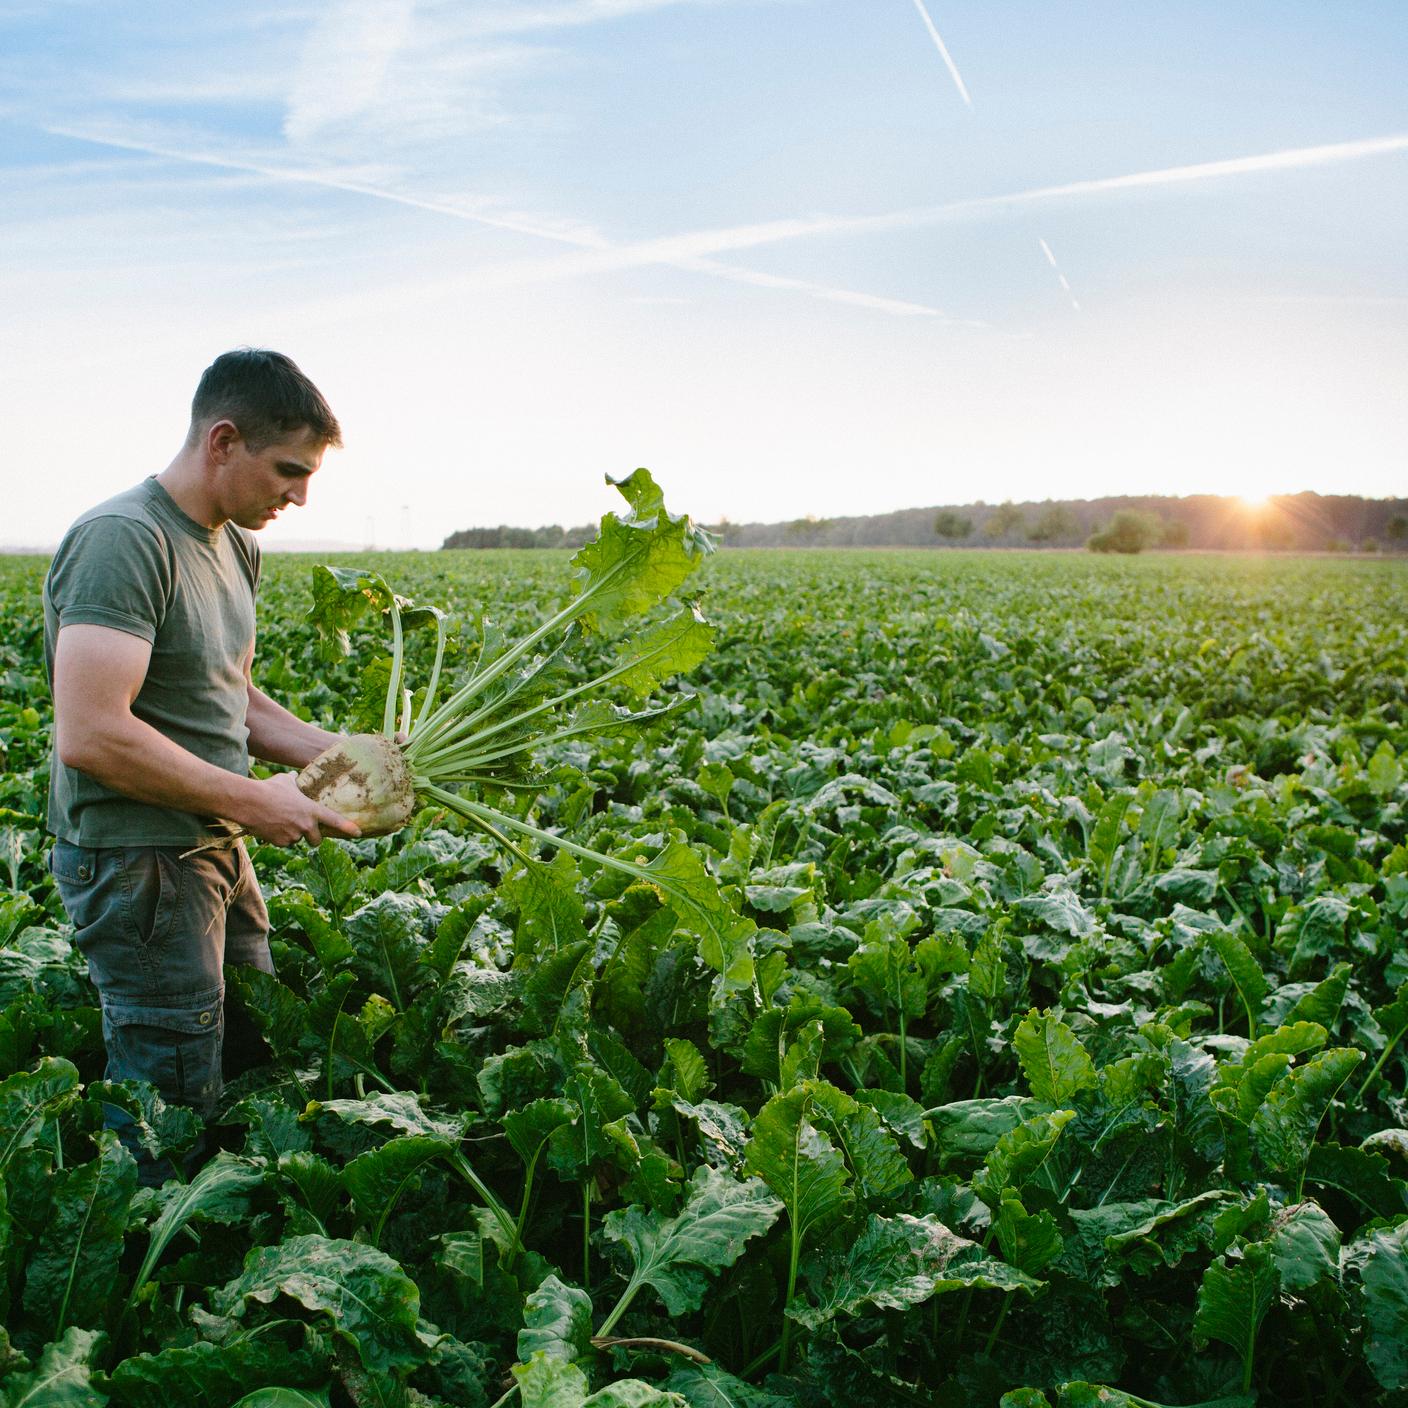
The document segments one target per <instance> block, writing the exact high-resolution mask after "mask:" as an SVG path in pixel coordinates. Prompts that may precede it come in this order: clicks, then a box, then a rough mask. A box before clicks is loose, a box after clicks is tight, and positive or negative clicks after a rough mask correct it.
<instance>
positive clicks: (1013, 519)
mask: <svg viewBox="0 0 1408 1408" xmlns="http://www.w3.org/2000/svg"><path fill="white" fill-rule="evenodd" d="M1025 522H1026V517H1025V516H1024V515H1023V513H1022V510H1021V509H1019V508H1018V507H1017V505H1016V504H1014V503H1012V502H1011V501H1010V500H1009V501H1008V502H1007V503H1005V504H998V506H997V507H996V508H995V509H993V511H992V512H991V513H990V514H989V515H988V517H987V521H986V522H985V523H984V524H983V532H984V533H985V534H986V535H987V536H988V537H989V538H1005V537H1007V535H1008V534H1009V533H1020V532H1021V530H1022V525H1023V524H1024V523H1025Z"/></svg>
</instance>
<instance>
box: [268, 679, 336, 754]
mask: <svg viewBox="0 0 1408 1408" xmlns="http://www.w3.org/2000/svg"><path fill="white" fill-rule="evenodd" d="M245 723H246V724H247V725H248V726H249V751H250V752H251V753H253V754H254V756H255V757H256V758H262V759H263V760H264V761H265V762H266V763H284V764H286V765H287V766H289V767H292V768H301V767H305V766H306V765H307V764H309V763H311V762H312V761H313V759H314V758H316V757H317V756H318V754H319V753H321V752H322V751H323V750H324V749H326V748H331V747H332V745H333V744H334V743H340V742H341V741H342V735H341V734H338V733H328V732H327V731H326V730H324V729H321V728H318V727H317V726H316V725H314V724H310V723H306V722H305V721H304V720H302V719H300V718H299V717H298V715H297V714H291V713H289V711H288V710H287V709H285V708H284V706H283V705H282V704H277V703H275V702H274V700H272V699H270V698H269V696H268V695H267V694H265V693H264V691H263V690H262V689H260V688H258V687H257V686H256V685H254V684H251V685H250V686H249V712H248V714H247V715H246V716H245Z"/></svg>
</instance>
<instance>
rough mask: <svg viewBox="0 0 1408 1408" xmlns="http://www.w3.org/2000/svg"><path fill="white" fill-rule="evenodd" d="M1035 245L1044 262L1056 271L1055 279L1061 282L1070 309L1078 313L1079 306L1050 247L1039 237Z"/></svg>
mask: <svg viewBox="0 0 1408 1408" xmlns="http://www.w3.org/2000/svg"><path fill="white" fill-rule="evenodd" d="M1037 243H1038V244H1039V245H1040V246H1041V252H1042V253H1043V254H1044V255H1045V256H1046V262H1047V263H1048V264H1049V265H1051V267H1052V268H1053V269H1054V270H1055V271H1056V277H1057V278H1058V279H1059V280H1060V281H1061V287H1062V288H1063V289H1065V290H1066V297H1067V298H1069V299H1070V300H1071V307H1072V308H1074V309H1075V310H1076V312H1077V313H1079V312H1080V304H1079V303H1078V302H1077V301H1076V296H1075V294H1074V293H1072V292H1071V285H1070V282H1069V281H1068V280H1067V278H1066V276H1065V275H1064V274H1063V273H1062V272H1061V266H1060V265H1059V264H1058V263H1057V262H1056V256H1055V255H1054V254H1052V252H1051V246H1050V245H1049V244H1047V242H1046V241H1045V240H1044V239H1042V238H1041V237H1040V236H1038V237H1037Z"/></svg>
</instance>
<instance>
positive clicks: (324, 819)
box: [230, 772, 362, 846]
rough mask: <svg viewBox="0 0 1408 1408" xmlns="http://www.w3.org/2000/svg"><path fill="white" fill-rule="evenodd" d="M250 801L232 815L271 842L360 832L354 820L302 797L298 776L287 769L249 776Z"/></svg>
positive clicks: (314, 841) (292, 842) (311, 842)
mask: <svg viewBox="0 0 1408 1408" xmlns="http://www.w3.org/2000/svg"><path fill="white" fill-rule="evenodd" d="M251 781H252V782H253V784H254V786H253V788H252V789H251V791H250V794H249V795H250V798H251V801H250V804H249V805H248V806H247V807H242V808H241V810H242V812H243V813H244V814H243V815H242V816H232V817H231V818H230V820H231V821H236V822H238V823H239V824H240V825H241V826H243V827H244V829H245V830H246V831H248V832H249V833H250V834H251V835H253V836H257V837H259V839H260V840H261V841H269V842H271V843H272V844H273V845H275V846H292V845H296V844H297V843H298V842H299V841H307V842H308V844H309V845H310V846H316V845H317V844H318V843H319V842H320V841H321V840H322V839H323V834H324V833H325V832H329V833H331V834H333V835H335V836H360V835H361V834H362V831H361V828H360V827H359V826H358V825H357V823H356V822H355V821H349V820H348V819H347V818H346V817H345V816H341V815H339V813H337V812H335V811H333V810H332V808H331V807H325V806H324V805H323V804H322V803H321V802H315V801H314V800H313V799H312V798H311V797H305V796H304V795H303V793H302V792H300V791H299V790H298V780H297V778H296V776H295V775H294V774H293V773H291V772H281V773H276V774H275V775H274V776H273V777H267V778H252V779H251Z"/></svg>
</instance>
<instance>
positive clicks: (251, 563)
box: [225, 523, 264, 596]
mask: <svg viewBox="0 0 1408 1408" xmlns="http://www.w3.org/2000/svg"><path fill="white" fill-rule="evenodd" d="M225 531H226V532H227V533H229V534H230V535H231V536H232V537H233V539H234V543H235V549H236V551H237V552H238V553H239V558H240V565H241V566H242V567H243V569H244V573H245V576H246V577H248V578H249V590H250V591H251V592H252V593H253V594H254V595H256V596H257V595H258V593H259V573H260V570H261V568H262V567H263V565H264V555H263V553H262V551H261V550H260V547H259V544H258V542H257V541H256V540H255V537H254V534H253V533H250V532H248V531H246V530H245V529H243V528H240V527H238V526H237V525H236V524H233V523H231V524H228V525H227V526H226V529H225Z"/></svg>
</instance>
